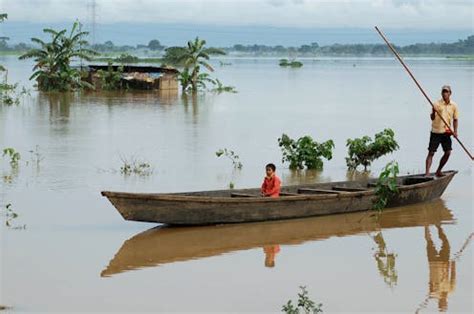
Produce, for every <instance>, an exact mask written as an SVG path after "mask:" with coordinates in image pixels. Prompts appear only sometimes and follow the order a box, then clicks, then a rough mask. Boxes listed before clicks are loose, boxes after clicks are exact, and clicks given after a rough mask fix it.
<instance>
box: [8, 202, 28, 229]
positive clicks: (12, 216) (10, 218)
mask: <svg viewBox="0 0 474 314" xmlns="http://www.w3.org/2000/svg"><path fill="white" fill-rule="evenodd" d="M3 211H4V214H3V215H4V216H5V226H7V227H8V228H12V229H26V225H22V226H16V227H13V224H12V223H13V221H14V220H15V219H16V218H18V214H17V213H16V212H15V211H14V210H13V207H12V204H10V203H8V204H7V205H5V207H4V210H3Z"/></svg>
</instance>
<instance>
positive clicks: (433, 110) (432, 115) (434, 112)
mask: <svg viewBox="0 0 474 314" xmlns="http://www.w3.org/2000/svg"><path fill="white" fill-rule="evenodd" d="M435 116H436V111H435V109H434V107H431V114H430V118H431V121H433V120H434V119H435Z"/></svg>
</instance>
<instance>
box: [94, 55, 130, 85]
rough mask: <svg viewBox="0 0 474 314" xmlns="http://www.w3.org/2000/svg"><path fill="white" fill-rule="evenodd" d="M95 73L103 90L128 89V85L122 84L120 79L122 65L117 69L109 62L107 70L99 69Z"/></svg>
mask: <svg viewBox="0 0 474 314" xmlns="http://www.w3.org/2000/svg"><path fill="white" fill-rule="evenodd" d="M97 75H98V76H99V78H100V87H101V88H102V89H103V90H118V89H128V86H127V85H124V84H123V80H122V76H123V66H119V67H118V68H117V70H114V68H113V66H112V63H111V62H109V64H108V67H107V70H106V71H104V70H99V71H97Z"/></svg>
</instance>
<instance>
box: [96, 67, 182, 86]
mask: <svg viewBox="0 0 474 314" xmlns="http://www.w3.org/2000/svg"><path fill="white" fill-rule="evenodd" d="M87 70H88V73H89V74H88V78H87V81H88V82H89V83H91V84H92V85H94V86H95V88H96V89H98V90H100V89H101V79H100V75H99V71H104V72H106V71H110V70H112V71H114V72H119V73H120V75H121V80H122V83H123V86H127V88H129V89H139V90H159V91H178V73H179V71H178V70H177V69H175V68H172V67H156V66H142V65H123V66H122V65H120V66H119V65H88V66H87Z"/></svg>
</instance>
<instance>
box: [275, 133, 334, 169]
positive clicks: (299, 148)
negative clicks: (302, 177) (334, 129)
mask: <svg viewBox="0 0 474 314" xmlns="http://www.w3.org/2000/svg"><path fill="white" fill-rule="evenodd" d="M278 146H280V147H281V150H282V153H283V158H282V162H283V163H285V162H289V163H290V169H304V168H305V167H306V168H307V169H316V170H321V169H323V165H324V163H323V160H322V158H325V159H327V160H331V159H332V150H333V148H334V147H335V146H334V142H333V140H328V141H326V142H323V143H318V142H316V141H314V140H313V139H312V138H311V136H308V135H306V136H303V137H300V138H299V139H298V140H296V141H295V140H294V139H292V138H290V137H289V136H288V135H286V134H283V135H282V136H281V138H279V139H278Z"/></svg>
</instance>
